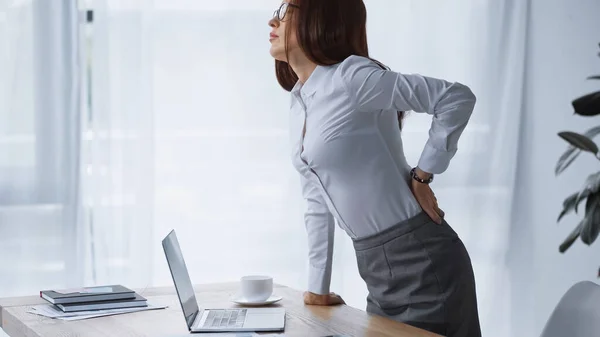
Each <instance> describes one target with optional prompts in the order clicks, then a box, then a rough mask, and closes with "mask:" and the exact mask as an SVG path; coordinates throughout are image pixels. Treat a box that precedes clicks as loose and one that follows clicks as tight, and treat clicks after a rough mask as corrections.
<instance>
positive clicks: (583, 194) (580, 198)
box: [573, 187, 590, 213]
mask: <svg viewBox="0 0 600 337" xmlns="http://www.w3.org/2000/svg"><path fill="white" fill-rule="evenodd" d="M588 195H590V190H589V189H588V188H585V187H584V188H583V189H582V190H581V191H580V192H579V193H577V197H576V198H575V204H574V205H573V208H574V209H575V213H577V208H578V207H579V203H580V202H582V201H583V200H585V199H586V198H587V197H588Z"/></svg>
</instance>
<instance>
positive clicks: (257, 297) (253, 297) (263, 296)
mask: <svg viewBox="0 0 600 337" xmlns="http://www.w3.org/2000/svg"><path fill="white" fill-rule="evenodd" d="M271 294H273V278H272V277H270V276H260V275H248V276H244V277H242V278H241V279H240V295H241V297H243V298H244V299H245V300H246V301H248V302H263V301H266V300H267V299H268V298H269V297H271Z"/></svg>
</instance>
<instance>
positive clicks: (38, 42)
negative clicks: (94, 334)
mask: <svg viewBox="0 0 600 337" xmlns="http://www.w3.org/2000/svg"><path fill="white" fill-rule="evenodd" d="M77 27H78V14H77V8H76V6H75V2H73V1H69V0H56V1H7V0H3V1H0V266H2V267H1V268H0V296H8V295H25V294H35V293H36V292H38V291H40V290H41V288H45V287H65V286H69V285H72V284H78V283H80V282H81V278H80V275H81V267H82V260H81V259H79V257H81V256H82V255H81V254H79V253H78V252H79V251H80V249H81V247H82V246H81V245H80V243H81V240H78V236H79V235H80V231H79V229H80V227H79V226H78V223H79V220H78V219H79V217H80V215H81V208H80V201H79V200H80V194H79V193H80V191H79V169H80V144H81V142H80V123H79V116H80V114H79V111H80V109H79V104H80V100H79V99H80V91H79V87H80V86H79V82H80V78H79V74H80V69H79V52H78V48H79V39H78V29H77Z"/></svg>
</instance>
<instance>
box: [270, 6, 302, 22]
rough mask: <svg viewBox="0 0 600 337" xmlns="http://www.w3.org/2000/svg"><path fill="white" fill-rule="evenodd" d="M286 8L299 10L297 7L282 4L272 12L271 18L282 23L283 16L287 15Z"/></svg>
mask: <svg viewBox="0 0 600 337" xmlns="http://www.w3.org/2000/svg"><path fill="white" fill-rule="evenodd" d="M288 7H294V8H300V6H298V5H294V4H291V3H287V2H282V3H281V6H279V8H278V9H276V10H275V12H273V18H275V19H277V20H279V21H283V19H285V15H286V14H287V10H288Z"/></svg>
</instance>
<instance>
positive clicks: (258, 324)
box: [244, 312, 284, 328]
mask: <svg viewBox="0 0 600 337" xmlns="http://www.w3.org/2000/svg"><path fill="white" fill-rule="evenodd" d="M283 320H284V315H282V314H276V313H273V312H270V313H269V312H265V313H256V312H253V313H248V315H247V316H246V321H245V322H244V328H278V327H283V326H284V323H283Z"/></svg>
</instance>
